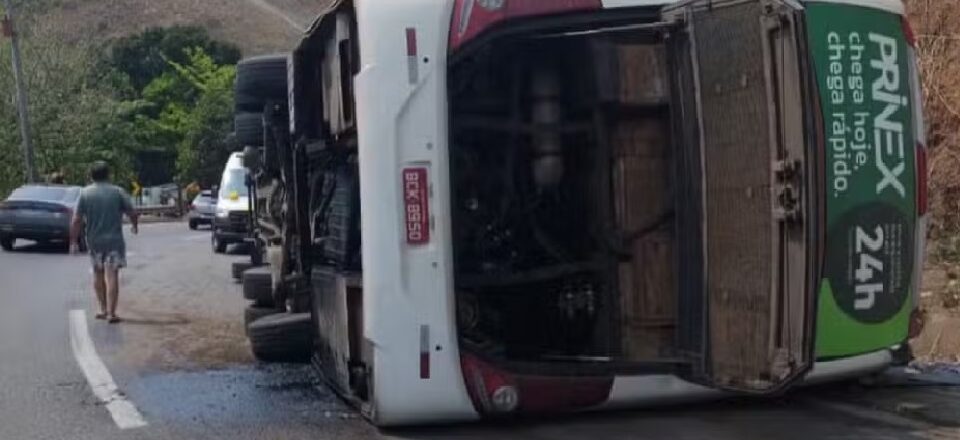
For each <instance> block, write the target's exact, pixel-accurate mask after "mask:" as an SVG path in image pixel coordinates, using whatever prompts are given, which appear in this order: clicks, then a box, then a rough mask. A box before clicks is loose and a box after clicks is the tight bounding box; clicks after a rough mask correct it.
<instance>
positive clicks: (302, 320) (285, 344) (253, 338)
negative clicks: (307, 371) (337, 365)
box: [247, 313, 313, 362]
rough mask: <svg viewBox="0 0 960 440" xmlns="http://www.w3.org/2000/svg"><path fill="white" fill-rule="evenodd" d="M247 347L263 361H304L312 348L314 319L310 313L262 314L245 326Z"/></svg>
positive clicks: (308, 356) (307, 359)
mask: <svg viewBox="0 0 960 440" xmlns="http://www.w3.org/2000/svg"><path fill="white" fill-rule="evenodd" d="M247 334H248V336H249V338H250V348H251V349H252V350H253V355H254V357H256V358H257V359H259V360H261V361H264V362H307V361H309V360H310V355H311V353H312V351H313V321H312V320H311V318H310V314H309V313H278V314H275V315H269V316H264V317H262V318H260V319H257V320H256V321H254V322H252V323H250V325H249V326H248V327H247Z"/></svg>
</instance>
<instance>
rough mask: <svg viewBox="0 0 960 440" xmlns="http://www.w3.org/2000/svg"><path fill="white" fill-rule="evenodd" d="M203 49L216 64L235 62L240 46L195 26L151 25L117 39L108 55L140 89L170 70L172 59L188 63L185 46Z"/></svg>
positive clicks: (238, 58)
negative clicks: (211, 35)
mask: <svg viewBox="0 0 960 440" xmlns="http://www.w3.org/2000/svg"><path fill="white" fill-rule="evenodd" d="M193 48H200V49H201V50H203V52H204V53H206V54H207V55H208V56H209V57H210V59H211V60H212V61H213V62H214V63H216V64H236V63H237V62H238V61H240V56H241V54H240V49H238V48H237V47H236V46H234V45H231V44H227V43H222V42H219V41H216V40H213V39H211V38H210V36H209V35H208V34H207V31H206V30H205V29H203V28H201V27H196V26H174V27H169V28H149V29H147V30H145V31H143V32H142V33H140V34H137V35H132V36H129V37H125V38H122V39H120V40H118V41H116V42H115V43H114V44H113V45H112V48H111V50H110V52H109V53H108V55H107V64H108V65H110V66H111V67H113V68H114V69H116V70H118V71H120V72H123V73H125V74H126V75H127V76H128V77H129V79H130V85H131V87H132V88H133V89H134V90H135V91H137V92H139V91H141V90H143V89H144V88H145V87H146V86H147V85H148V84H150V83H151V82H152V81H153V80H154V79H156V78H158V77H160V76H161V75H163V74H164V73H167V72H170V71H171V64H170V62H173V63H177V64H181V65H182V64H189V63H190V55H189V54H188V53H187V52H186V49H193Z"/></svg>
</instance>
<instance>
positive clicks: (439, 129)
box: [355, 0, 477, 425]
mask: <svg viewBox="0 0 960 440" xmlns="http://www.w3.org/2000/svg"><path fill="white" fill-rule="evenodd" d="M370 5H371V3H367V2H358V7H357V12H358V14H357V16H358V22H359V33H360V56H361V66H362V68H361V71H360V73H359V74H358V75H357V76H356V79H355V87H356V93H357V117H358V127H359V150H360V186H361V191H360V192H361V211H362V218H363V219H362V228H363V245H362V246H363V283H364V316H363V320H364V337H365V338H366V339H367V340H368V341H369V345H370V347H371V348H372V352H373V359H374V365H373V388H372V389H373V396H372V399H373V402H372V405H371V406H372V408H371V412H372V414H371V416H372V418H373V419H374V422H375V423H377V424H379V425H396V424H412V423H421V422H438V421H446V420H467V419H474V418H476V417H477V413H476V411H475V410H474V408H473V405H472V403H471V402H470V399H469V397H468V395H467V392H466V387H465V385H464V382H463V375H462V373H461V368H460V354H459V350H458V343H457V335H456V319H455V303H454V295H453V263H452V262H453V258H452V246H451V226H450V206H449V201H450V200H451V197H450V194H449V188H450V183H449V170H448V163H447V161H448V158H447V139H448V134H447V127H446V121H447V116H446V115H447V105H446V66H445V60H446V50H447V33H448V32H449V28H450V18H451V14H452V8H453V5H452V1H444V2H438V1H435V0H406V1H403V2H396V3H395V4H394V3H387V2H377V3H374V4H373V6H370ZM405 179H413V180H415V181H416V182H415V184H414V186H417V188H413V189H414V190H416V192H414V194H413V196H412V197H415V198H416V197H419V196H418V195H417V192H419V194H420V195H425V196H424V197H426V198H427V199H428V204H427V206H426V208H427V210H428V211H429V214H428V217H429V218H428V219H426V221H425V222H420V221H419V220H420V219H416V220H418V221H417V222H414V223H417V224H419V225H420V226H418V227H425V228H427V231H426V232H427V234H425V235H418V236H417V237H413V238H411V236H410V235H409V234H408V232H409V229H408V228H410V227H411V217H410V216H409V215H408V213H407V212H406V211H407V208H408V206H407V204H409V199H410V197H411V196H410V195H409V194H408V191H407V189H409V188H405V184H407V183H410V182H405ZM421 179H422V180H425V181H421ZM405 201H407V202H408V203H407V204H405Z"/></svg>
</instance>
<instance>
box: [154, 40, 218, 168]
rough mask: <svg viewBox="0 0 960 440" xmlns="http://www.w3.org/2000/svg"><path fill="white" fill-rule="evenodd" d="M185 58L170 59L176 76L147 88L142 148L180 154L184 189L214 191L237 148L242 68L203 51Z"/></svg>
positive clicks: (159, 79)
mask: <svg viewBox="0 0 960 440" xmlns="http://www.w3.org/2000/svg"><path fill="white" fill-rule="evenodd" d="M184 53H185V54H186V55H187V61H186V62H184V63H179V62H176V61H173V60H170V59H168V60H167V63H168V65H169V66H170V69H171V70H170V71H168V72H165V73H163V74H161V75H160V76H158V77H157V78H155V79H154V80H153V81H151V82H150V83H149V84H147V85H146V86H145V87H144V89H143V94H142V98H141V101H140V104H139V107H140V109H141V114H140V115H139V117H138V119H137V127H138V132H139V137H140V142H141V143H142V144H144V145H154V146H174V147H175V148H176V153H177V173H178V174H179V176H180V180H181V182H182V183H186V182H188V181H192V180H198V181H200V182H201V183H202V184H204V185H207V186H209V185H210V184H213V183H215V182H216V181H217V179H218V177H219V174H220V171H221V170H222V168H223V164H224V162H226V160H227V158H228V157H229V155H230V153H231V152H232V151H233V149H234V148H235V147H234V145H233V144H232V143H231V141H230V139H229V134H230V133H231V132H232V131H233V80H234V77H235V76H236V67H235V66H233V65H221V64H218V63H217V62H216V61H215V60H214V59H213V58H212V57H211V56H210V55H208V54H207V53H206V52H205V51H204V50H203V49H202V48H199V47H197V48H192V49H187V50H185V51H184Z"/></svg>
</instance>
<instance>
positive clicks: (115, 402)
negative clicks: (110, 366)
mask: <svg viewBox="0 0 960 440" xmlns="http://www.w3.org/2000/svg"><path fill="white" fill-rule="evenodd" d="M70 345H71V346H72V347H73V356H74V357H75V358H76V359H77V363H78V364H80V369H81V370H83V375H84V376H86V377H87V382H88V383H89V384H90V389H92V390H93V395H94V396H96V397H97V399H100V401H101V402H103V403H105V404H106V407H107V411H109V412H110V416H111V417H113V421H114V423H116V424H117V427H119V428H120V429H133V428H142V427H144V426H147V422H146V421H145V420H144V419H143V416H142V415H141V414H140V411H138V410H137V407H136V406H134V405H133V403H131V402H130V401H129V400H127V398H126V396H124V395H123V393H122V392H120V389H119V388H118V387H117V384H116V383H115V382H114V381H113V376H111V375H110V371H109V370H107V366H106V365H104V363H103V361H102V360H101V359H100V356H99V355H97V349H96V348H95V347H94V345H93V339H91V338H90V333H89V332H88V331H87V315H86V312H85V311H83V310H71V311H70Z"/></svg>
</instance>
